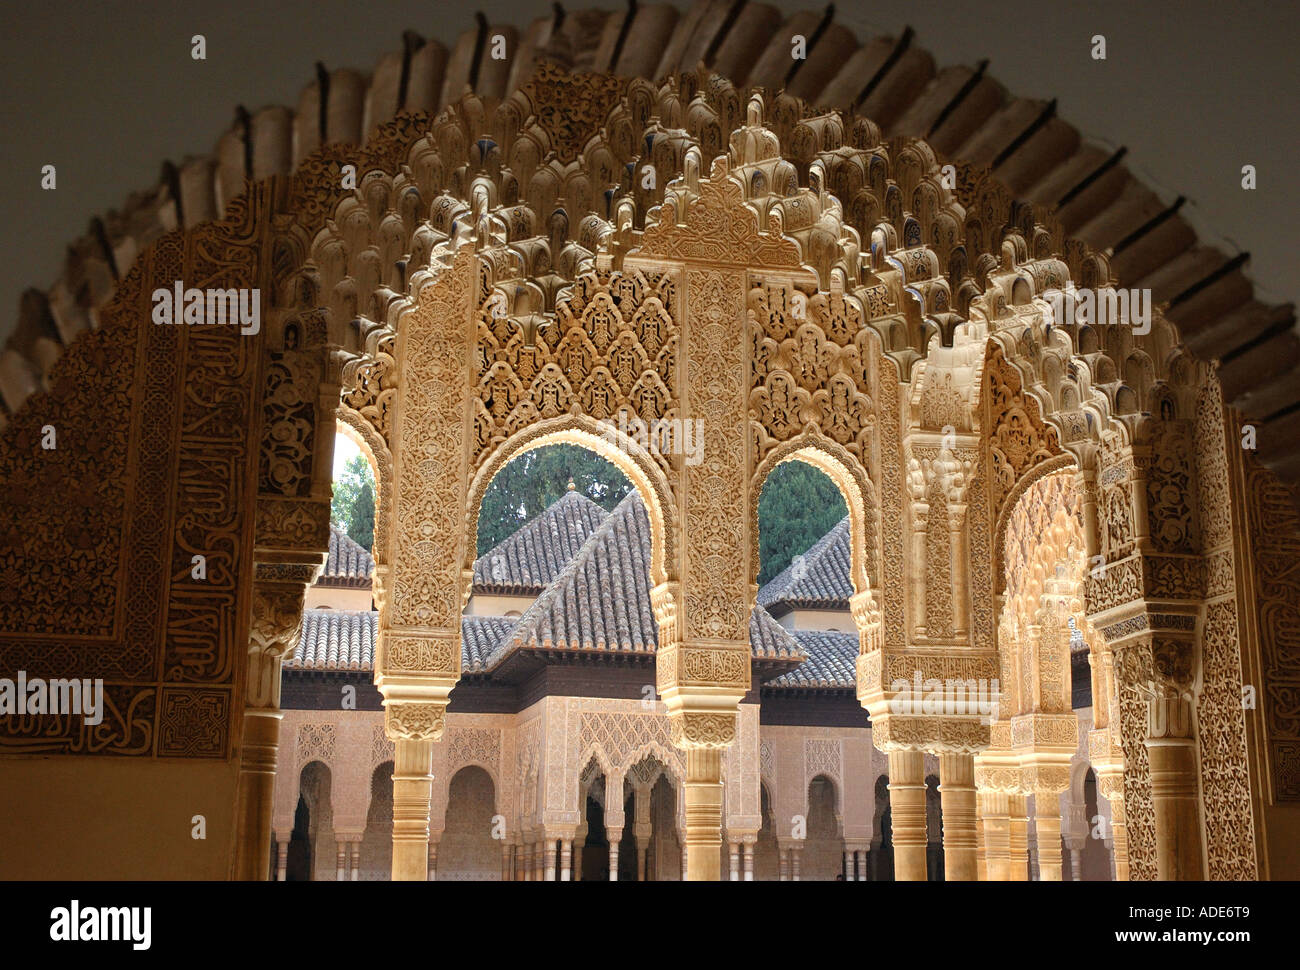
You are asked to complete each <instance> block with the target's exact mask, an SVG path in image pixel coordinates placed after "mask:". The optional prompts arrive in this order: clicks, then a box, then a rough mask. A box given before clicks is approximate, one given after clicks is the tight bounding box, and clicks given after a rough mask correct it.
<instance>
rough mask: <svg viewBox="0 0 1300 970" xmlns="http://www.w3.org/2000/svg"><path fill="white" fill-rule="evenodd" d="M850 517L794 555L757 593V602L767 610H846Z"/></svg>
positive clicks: (850, 593)
mask: <svg viewBox="0 0 1300 970" xmlns="http://www.w3.org/2000/svg"><path fill="white" fill-rule="evenodd" d="M849 562H850V560H849V517H848V516H847V515H846V516H845V517H844V518H842V519H840V521H839V523H838V524H836V526H835V528H833V529H831V531H830V532H828V533H826V534H825V535H824V536H822V537H821V538H820V539H818V540H817V541H816V542H815V543H813V546H812V548H811V549H809V550H808V551H807V552H805V553H804V554H803V555H802V556H796V557H795V558H794V561H793V562H791V563H790V565H788V566H786V567H785V569H783V570H782V571H781V572H780V573H778V574H777V575H776V577H775V578H774V579H772V580H771V581H769V582H768V583H766V584H765V585H764V586H763V588H762V589H760V590H759V591H758V603H759V605H760V606H766V607H767V608H768V609H773V608H774V607H785V608H786V609H795V608H798V607H811V608H813V609H848V606H849V597H851V596H852V595H853V585H852V583H851V582H850V581H849Z"/></svg>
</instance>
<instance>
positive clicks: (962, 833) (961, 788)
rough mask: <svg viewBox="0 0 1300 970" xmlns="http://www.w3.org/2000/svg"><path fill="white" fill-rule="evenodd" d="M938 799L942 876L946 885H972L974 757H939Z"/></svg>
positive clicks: (975, 870)
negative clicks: (941, 834) (949, 883)
mask: <svg viewBox="0 0 1300 970" xmlns="http://www.w3.org/2000/svg"><path fill="white" fill-rule="evenodd" d="M939 799H940V805H941V806H942V812H943V873H944V876H943V877H944V879H945V880H946V881H949V882H973V881H974V880H975V879H976V878H977V876H978V871H977V869H976V866H975V756H974V755H971V754H956V753H952V752H948V751H944V752H941V753H940V755H939Z"/></svg>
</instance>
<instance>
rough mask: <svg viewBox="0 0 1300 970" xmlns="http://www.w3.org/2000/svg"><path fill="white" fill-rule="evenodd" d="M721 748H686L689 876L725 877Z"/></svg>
mask: <svg viewBox="0 0 1300 970" xmlns="http://www.w3.org/2000/svg"><path fill="white" fill-rule="evenodd" d="M721 853H722V749H721V748H687V749H686V859H687V862H686V874H687V878H688V879H690V880H692V881H698V880H710V881H717V880H719V879H721V878H722V872H721V868H722V858H721Z"/></svg>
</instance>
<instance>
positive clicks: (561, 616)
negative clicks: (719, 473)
mask: <svg viewBox="0 0 1300 970" xmlns="http://www.w3.org/2000/svg"><path fill="white" fill-rule="evenodd" d="M573 495H576V493H575V492H569V493H568V495H566V497H565V498H566V499H567V498H569V497H570V496H573ZM563 501H565V499H561V500H560V502H563ZM584 501H585V500H584ZM560 502H557V503H555V504H556V505H559V504H560ZM592 504H594V503H592ZM554 507H555V506H554V505H553V506H551V508H554ZM597 508H599V506H597ZM548 511H549V510H548ZM602 514H603V513H602ZM521 531H522V530H521ZM517 534H518V533H516V535H517ZM507 541H509V540H507ZM504 544H505V543H503V544H502V545H504ZM497 548H501V547H500V546H498V547H497ZM485 558H486V557H485ZM479 562H480V563H481V562H482V559H480V560H479ZM475 568H476V570H477V564H476V566H475ZM658 632H659V631H658V627H657V625H656V623H655V618H654V613H653V612H652V611H651V609H650V522H649V520H648V519H647V517H646V512H645V507H644V506H643V505H642V504H641V497H640V495H639V494H638V493H637V492H635V491H633V492H630V493H629V494H628V496H627V497H626V498H625V499H623V501H621V502H619V503H618V505H617V506H616V507H615V509H614V511H613V512H610V513H609V514H608V515H606V516H605V518H604V521H602V522H600V523H599V525H598V527H597V528H596V529H594V530H593V531H592V532H591V533H590V534H589V535H588V536H587V539H586V541H585V542H584V543H582V545H581V546H580V547H579V548H577V549H576V550H574V554H573V556H572V558H571V559H570V560H569V561H568V563H567V565H565V566H564V568H563V570H562V571H561V572H559V574H558V575H557V576H556V577H555V580H554V582H552V583H551V584H550V585H548V586H547V587H546V589H544V590H543V591H542V593H541V595H539V596H538V597H537V599H536V600H534V601H533V604H532V605H531V606H530V607H528V609H527V610H525V611H524V615H523V616H521V617H520V618H519V625H518V626H516V627H515V630H514V632H513V634H511V636H510V637H508V638H507V639H506V640H505V641H504V642H503V643H502V644H501V645H500V647H499V648H498V650H497V654H498V656H495V657H493V658H492V659H493V661H495V660H497V659H499V657H500V656H504V655H505V653H507V652H509V651H510V650H512V649H514V648H516V647H520V646H524V647H542V648H547V649H550V648H560V649H565V648H567V649H597V650H620V651H634V652H651V651H653V650H654V649H655V646H656V644H657V643H658Z"/></svg>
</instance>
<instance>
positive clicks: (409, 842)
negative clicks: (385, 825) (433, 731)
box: [393, 737, 433, 882]
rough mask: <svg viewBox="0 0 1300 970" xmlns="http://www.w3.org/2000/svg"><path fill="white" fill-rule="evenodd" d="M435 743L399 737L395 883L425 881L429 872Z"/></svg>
mask: <svg viewBox="0 0 1300 970" xmlns="http://www.w3.org/2000/svg"><path fill="white" fill-rule="evenodd" d="M432 797H433V742H432V741H423V740H412V739H410V738H403V737H399V738H397V739H396V740H395V741H394V758H393V880H394V881H397V880H412V881H420V882H423V881H424V880H426V879H427V878H428V869H429V805H430V801H431V799H432Z"/></svg>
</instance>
